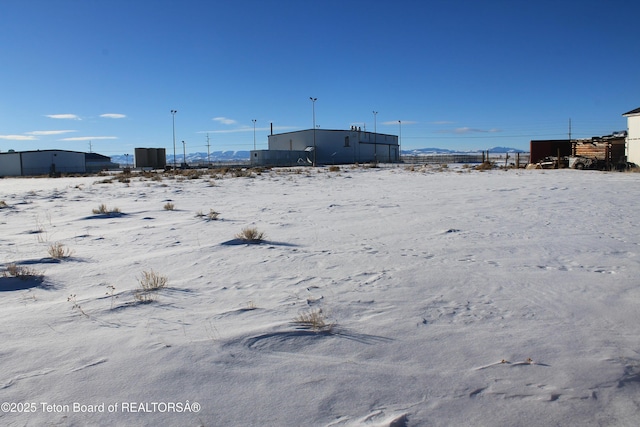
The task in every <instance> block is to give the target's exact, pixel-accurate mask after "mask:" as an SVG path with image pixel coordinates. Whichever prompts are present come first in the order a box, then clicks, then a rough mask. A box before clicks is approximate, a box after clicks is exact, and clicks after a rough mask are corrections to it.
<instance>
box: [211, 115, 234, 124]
mask: <svg viewBox="0 0 640 427" xmlns="http://www.w3.org/2000/svg"><path fill="white" fill-rule="evenodd" d="M211 120H213V121H214V122H218V123H221V124H223V125H235V124H236V123H237V122H236V121H235V120H233V119H228V118H226V117H214V118H213V119H211Z"/></svg>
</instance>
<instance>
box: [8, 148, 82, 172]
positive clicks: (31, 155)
mask: <svg viewBox="0 0 640 427" xmlns="http://www.w3.org/2000/svg"><path fill="white" fill-rule="evenodd" d="M20 155H21V156H22V175H46V174H49V173H50V172H51V170H52V165H55V172H57V173H85V172H86V168H85V155H84V153H78V152H74V151H62V150H45V151H25V152H22V153H20Z"/></svg>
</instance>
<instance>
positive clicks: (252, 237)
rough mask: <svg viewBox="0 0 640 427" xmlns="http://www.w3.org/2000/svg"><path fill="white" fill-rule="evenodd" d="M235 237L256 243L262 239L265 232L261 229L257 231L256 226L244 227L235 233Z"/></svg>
mask: <svg viewBox="0 0 640 427" xmlns="http://www.w3.org/2000/svg"><path fill="white" fill-rule="evenodd" d="M236 238H237V239H240V240H242V241H245V242H250V243H258V242H261V241H263V240H264V238H265V234H264V233H263V232H262V231H258V229H257V228H256V227H245V228H243V229H242V231H241V232H240V233H238V234H236Z"/></svg>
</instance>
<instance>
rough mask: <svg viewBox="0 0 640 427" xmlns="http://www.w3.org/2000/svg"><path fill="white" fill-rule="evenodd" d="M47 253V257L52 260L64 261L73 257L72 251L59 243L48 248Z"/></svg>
mask: <svg viewBox="0 0 640 427" xmlns="http://www.w3.org/2000/svg"><path fill="white" fill-rule="evenodd" d="M47 252H49V256H50V257H51V258H53V259H65V258H70V257H71V256H72V255H73V251H72V250H71V249H69V248H67V247H66V246H65V245H63V244H62V243H60V242H56V243H54V244H52V245H51V246H49V248H48V249H47Z"/></svg>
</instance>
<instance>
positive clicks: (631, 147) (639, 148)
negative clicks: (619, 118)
mask: <svg viewBox="0 0 640 427" xmlns="http://www.w3.org/2000/svg"><path fill="white" fill-rule="evenodd" d="M623 116H624V117H626V118H627V128H628V129H629V131H628V132H627V161H628V162H632V163H635V164H637V165H640V108H636V109H635V110H631V111H629V112H627V113H624V114H623Z"/></svg>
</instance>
